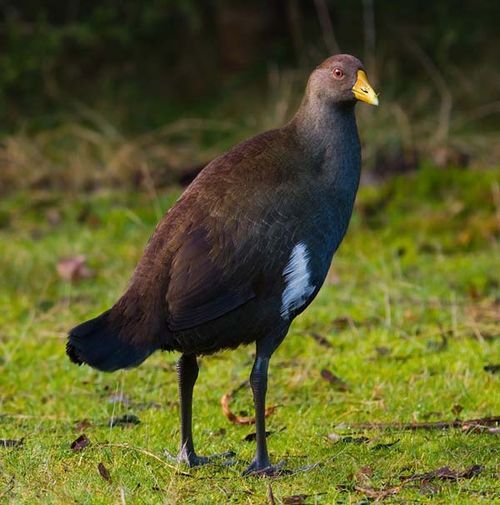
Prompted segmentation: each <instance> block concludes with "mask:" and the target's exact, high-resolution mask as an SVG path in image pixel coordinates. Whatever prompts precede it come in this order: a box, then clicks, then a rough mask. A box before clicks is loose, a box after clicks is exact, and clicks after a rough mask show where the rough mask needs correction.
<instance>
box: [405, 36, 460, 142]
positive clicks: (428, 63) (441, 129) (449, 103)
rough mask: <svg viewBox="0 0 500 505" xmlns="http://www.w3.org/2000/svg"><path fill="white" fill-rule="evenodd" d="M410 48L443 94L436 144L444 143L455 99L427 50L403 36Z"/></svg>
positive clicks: (435, 135) (435, 138)
mask: <svg viewBox="0 0 500 505" xmlns="http://www.w3.org/2000/svg"><path fill="white" fill-rule="evenodd" d="M403 40H404V41H405V43H406V45H407V47H408V49H410V51H411V52H412V53H413V55H414V56H415V57H416V58H417V60H418V61H419V62H420V63H421V64H422V66H423V67H424V69H425V71H426V72H427V74H428V75H429V78H430V79H431V81H432V82H433V83H434V86H435V87H436V89H437V90H438V92H439V94H440V95H441V106H440V108H439V122H438V127H437V129H436V132H435V134H434V142H435V144H439V143H443V142H446V141H447V140H448V135H449V131H450V121H451V110H452V107H453V99H452V95H451V92H450V90H449V88H448V85H447V84H446V80H445V78H444V77H443V75H442V74H441V72H440V71H439V69H438V67H437V65H436V64H435V63H434V62H433V61H432V59H431V58H430V57H429V56H428V55H427V54H426V53H425V51H424V50H423V49H422V48H421V47H420V46H419V45H418V44H417V43H416V42H415V41H414V40H413V39H412V38H411V37H409V36H408V35H404V36H403Z"/></svg>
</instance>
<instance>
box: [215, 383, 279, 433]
mask: <svg viewBox="0 0 500 505" xmlns="http://www.w3.org/2000/svg"><path fill="white" fill-rule="evenodd" d="M246 385H248V381H245V382H243V383H242V384H240V385H239V386H238V387H237V388H236V389H233V391H231V392H230V393H224V394H223V395H222V398H221V399H220V404H221V407H222V412H223V414H224V415H225V416H226V418H227V419H228V420H229V422H231V423H234V424H255V417H253V416H248V417H244V416H238V415H236V414H235V413H234V412H232V411H231V408H230V407H229V403H230V402H231V400H232V399H233V395H234V394H235V393H236V392H237V391H239V390H240V389H241V388H243V387H244V386H246ZM276 407H277V406H276V405H273V406H271V407H267V409H266V411H265V416H266V417H268V416H270V415H271V414H272V413H273V412H274V411H275V410H276Z"/></svg>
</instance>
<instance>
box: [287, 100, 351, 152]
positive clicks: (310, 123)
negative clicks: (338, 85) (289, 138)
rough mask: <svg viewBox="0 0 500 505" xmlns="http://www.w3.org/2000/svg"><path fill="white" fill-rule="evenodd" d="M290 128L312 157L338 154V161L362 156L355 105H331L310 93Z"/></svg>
mask: <svg viewBox="0 0 500 505" xmlns="http://www.w3.org/2000/svg"><path fill="white" fill-rule="evenodd" d="M290 125H292V126H293V127H294V129H295V131H296V134H297V136H298V139H299V142H301V143H302V144H303V145H304V146H305V147H306V149H307V150H309V151H310V153H309V154H310V155H311V156H314V157H319V158H320V159H325V154H331V155H334V153H337V155H336V156H335V157H336V158H337V159H338V158H340V157H342V156H345V155H348V154H349V153H351V154H355V153H356V152H359V149H360V147H359V137H358V129H357V125H356V116H355V114H354V104H353V103H343V104H328V103H325V101H324V100H321V99H320V98H319V97H316V96H314V95H313V94H310V93H307V94H306V96H305V97H304V99H303V101H302V104H301V106H300V107H299V110H298V111H297V113H296V114H295V116H294V118H293V119H292V121H291V122H290Z"/></svg>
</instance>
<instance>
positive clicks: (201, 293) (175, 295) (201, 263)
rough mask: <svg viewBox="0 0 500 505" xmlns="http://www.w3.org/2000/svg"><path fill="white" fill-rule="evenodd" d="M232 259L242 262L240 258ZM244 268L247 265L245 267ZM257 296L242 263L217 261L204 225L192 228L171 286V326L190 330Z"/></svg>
mask: <svg viewBox="0 0 500 505" xmlns="http://www.w3.org/2000/svg"><path fill="white" fill-rule="evenodd" d="M232 259H233V261H232V262H231V263H233V264H238V258H232ZM243 268H244V267H243ZM255 296H256V293H255V290H254V289H253V287H252V280H251V279H249V278H245V276H244V274H243V273H242V266H240V265H239V268H237V269H232V268H231V264H224V263H223V262H221V261H220V258H219V261H217V257H216V256H215V254H214V248H213V245H212V244H211V243H210V240H209V238H208V234H207V232H206V231H205V230H204V229H203V228H196V229H194V230H191V231H190V232H189V234H188V235H187V236H186V237H185V239H184V241H183V243H182V245H181V247H180V248H179V249H178V250H177V252H176V254H175V256H174V258H173V260H172V263H171V268H170V279H169V287H168V290H167V295H166V299H167V304H168V326H169V328H170V329H171V330H172V331H179V330H186V329H189V328H193V327H196V326H199V325H201V324H203V323H207V322H209V321H212V320H213V319H216V318H218V317H221V316H223V315H224V314H226V313H228V312H230V311H232V310H234V309H236V308H237V307H239V306H241V305H243V304H244V303H246V302H247V301H249V300H251V299H252V298H254V297H255Z"/></svg>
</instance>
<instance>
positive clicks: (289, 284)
mask: <svg viewBox="0 0 500 505" xmlns="http://www.w3.org/2000/svg"><path fill="white" fill-rule="evenodd" d="M357 100H361V101H364V102H367V103H370V104H373V105H378V99H377V95H376V94H375V92H374V91H373V89H372V87H371V86H370V84H369V83H368V80H367V77H366V74H365V71H364V70H363V65H362V63H361V62H360V61H359V60H358V59H356V58H354V57H353V56H350V55H347V54H339V55H336V56H332V57H330V58H328V59H327V60H325V61H324V62H323V63H322V64H321V65H319V66H318V67H317V68H316V69H315V70H314V71H313V72H312V74H311V76H310V78H309V81H308V83H307V88H306V92H305V96H304V98H303V100H302V104H301V105H300V108H299V110H298V111H297V113H296V114H295V116H294V117H293V119H292V120H291V121H290V122H289V123H287V124H286V125H284V126H283V127H282V128H278V129H276V130H271V131H268V132H265V133H262V134H260V135H257V136H256V137H253V138H251V139H250V140H247V141H246V142H243V143H242V144H240V145H237V146H236V147H233V148H232V149H231V150H229V151H228V152H227V153H225V154H223V155H221V156H219V157H218V158H217V159H215V160H214V161H212V162H211V163H210V164H209V165H207V166H206V168H205V169H204V170H202V172H201V173H200V174H199V175H198V177H197V178H196V179H195V180H194V181H193V182H192V183H191V185H190V186H189V187H188V188H187V189H186V191H185V192H184V194H183V195H182V196H181V197H180V199H179V200H178V201H177V203H176V204H175V205H174V206H173V207H172V208H171V209H170V210H169V211H168V212H167V214H166V215H165V216H164V217H163V219H162V220H161V221H160V223H159V224H158V226H157V228H156V230H155V232H154V234H153V236H152V237H151V239H150V240H149V243H148V244H147V247H146V249H145V251H144V255H143V256H142V259H141V260H140V262H139V264H138V265H137V268H136V270H135V272H134V274H133V276H132V279H131V281H130V284H129V286H128V288H127V290H126V291H125V294H124V295H123V296H122V297H121V298H120V299H119V300H118V301H117V302H116V304H115V305H113V307H111V308H110V309H109V310H107V311H106V312H104V313H103V314H101V315H100V316H98V317H96V318H95V319H91V320H90V321H87V322H85V323H82V324H80V325H79V326H77V327H76V328H73V329H72V330H71V331H70V333H69V340H68V343H67V353H68V355H69V357H70V358H71V360H72V361H73V362H75V363H78V364H81V363H87V364H88V365H90V366H92V367H94V368H97V369H98V370H103V371H108V372H112V371H114V370H118V369H120V368H129V367H134V366H137V365H139V364H140V363H142V362H143V361H144V360H145V359H146V358H147V357H148V356H150V355H151V354H152V353H153V352H155V351H157V350H159V349H161V350H164V351H178V352H180V353H181V356H180V359H179V362H178V365H177V372H178V381H179V394H180V405H181V441H180V452H179V455H178V460H179V461H183V462H186V463H187V464H188V465H190V466H194V465H200V464H203V463H205V462H206V461H207V460H208V458H204V457H201V456H198V455H197V454H196V452H195V449H194V444H193V437H192V431H191V412H192V408H191V404H192V395H193V387H194V384H195V382H196V379H197V377H198V364H197V356H199V355H204V354H211V353H214V352H216V351H219V350H222V349H228V348H231V349H234V348H236V347H237V346H239V345H240V344H249V343H251V342H255V344H256V357H255V363H254V365H253V369H252V372H251V375H250V384H251V388H252V392H253V398H254V404H255V417H256V436H257V437H256V441H257V450H256V454H255V458H254V460H253V461H252V463H251V464H250V466H249V467H248V469H247V470H246V473H264V474H272V473H273V472H274V471H275V468H273V467H272V466H271V464H270V461H269V455H268V452H267V446H266V436H265V426H264V423H265V416H264V411H265V398H266V389H267V371H268V367H269V360H270V358H271V355H272V354H273V352H274V351H275V350H276V348H277V347H278V346H279V345H280V343H281V342H282V341H283V339H284V337H285V335H286V334H287V332H288V329H289V327H290V323H291V322H292V321H293V319H294V318H295V317H296V316H297V315H298V314H300V313H301V312H302V311H303V310H304V309H305V308H306V307H307V306H308V305H309V304H310V303H311V301H312V300H313V299H314V297H315V296H316V295H317V294H318V291H319V290H320V288H321V285H322V284H323V282H324V280H325V277H326V275H327V272H328V268H329V266H330V263H331V260H332V256H333V254H334V252H335V251H336V249H337V247H338V246H339V244H340V242H341V241H342V238H343V237H344V234H345V233H346V230H347V226H348V224H349V220H350V217H351V213H352V209H353V204H354V199H355V196H356V192H357V189H358V183H359V177H360V158H361V150H360V143H359V138H358V132H357V127H356V119H355V115H354V105H355V104H356V101H357Z"/></svg>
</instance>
